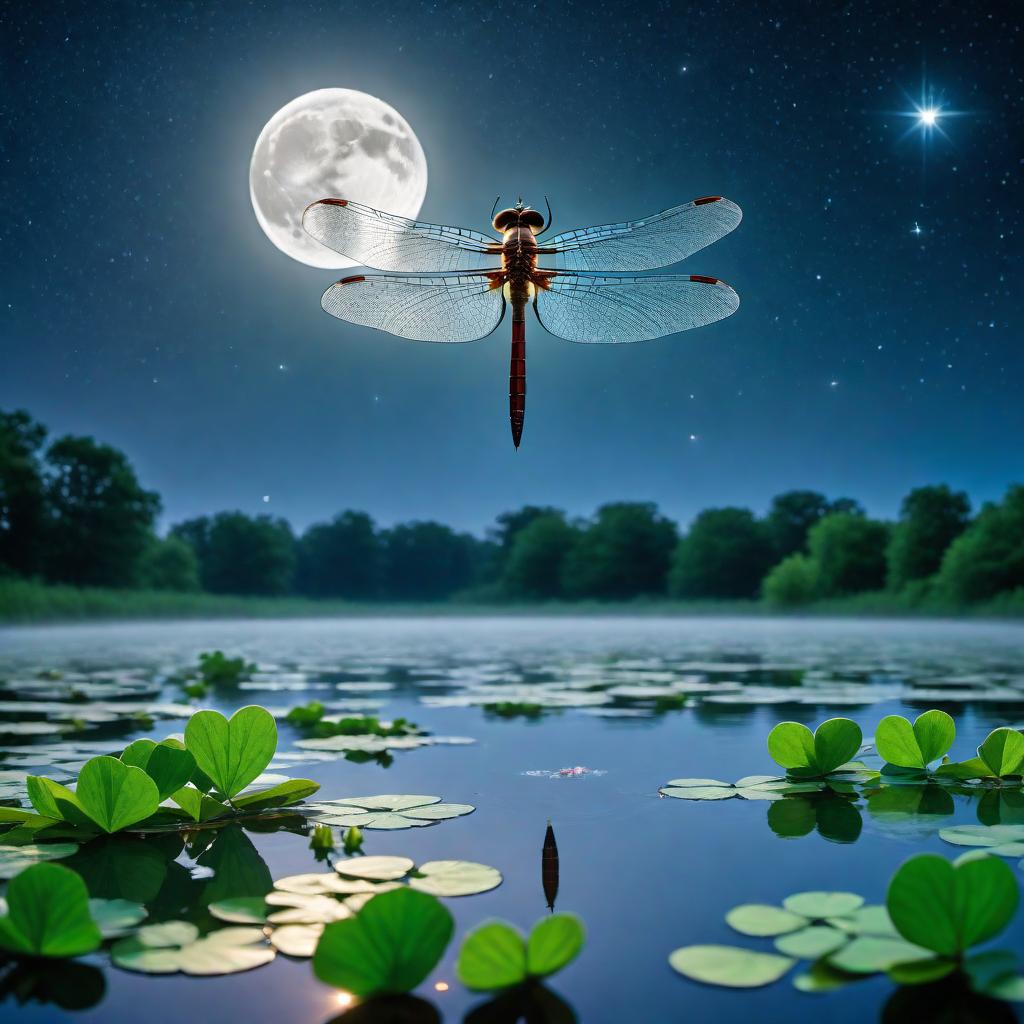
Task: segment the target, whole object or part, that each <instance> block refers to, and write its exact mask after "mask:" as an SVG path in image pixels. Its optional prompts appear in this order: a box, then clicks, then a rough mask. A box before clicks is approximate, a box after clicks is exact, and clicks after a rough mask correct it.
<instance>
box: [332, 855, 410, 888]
mask: <svg viewBox="0 0 1024 1024" xmlns="http://www.w3.org/2000/svg"><path fill="white" fill-rule="evenodd" d="M412 869H413V862H412V861H411V860H410V859H409V858H408V857H380V856H378V857H355V858H353V859H351V860H346V861H341V862H339V863H337V864H335V865H334V870H335V871H337V872H338V874H339V875H344V876H345V877H346V878H363V879H366V880H367V881H370V882H391V881H395V880H396V879H399V878H404V877H405V876H406V875H407V874H409V872H410V871H412Z"/></svg>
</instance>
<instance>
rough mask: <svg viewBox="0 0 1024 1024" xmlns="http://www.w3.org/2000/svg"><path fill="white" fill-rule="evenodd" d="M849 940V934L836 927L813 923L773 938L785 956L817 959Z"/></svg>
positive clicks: (832, 951)
mask: <svg viewBox="0 0 1024 1024" xmlns="http://www.w3.org/2000/svg"><path fill="white" fill-rule="evenodd" d="M849 940H850V936H849V935H847V934H845V933H844V932H841V931H840V930H839V929H838V928H831V927H829V926H828V925H821V924H814V925H811V926H810V927H808V928H801V929H800V930H799V931H797V932H790V933H789V934H788V935H780V936H779V938H777V939H776V940H775V948H776V949H777V950H778V951H779V952H780V953H782V954H783V955H785V956H794V957H797V958H798V959H800V960H817V959H818V957H822V956H826V955H827V954H829V953H834V952H835V951H836V950H837V949H839V947H840V946H844V945H845V944H846V943H847V942H848V941H849Z"/></svg>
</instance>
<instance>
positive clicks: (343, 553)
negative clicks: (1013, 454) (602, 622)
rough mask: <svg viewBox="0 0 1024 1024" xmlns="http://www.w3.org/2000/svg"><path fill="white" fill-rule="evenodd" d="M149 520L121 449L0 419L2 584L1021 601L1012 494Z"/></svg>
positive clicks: (250, 591) (324, 592) (1023, 560)
mask: <svg viewBox="0 0 1024 1024" xmlns="http://www.w3.org/2000/svg"><path fill="white" fill-rule="evenodd" d="M160 511H161V501H160V496H159V495H158V494H155V493H154V492H152V491H147V490H146V489H144V488H143V487H142V485H141V484H140V483H139V481H138V479H137V477H136V475H135V472H134V470H133V469H132V466H131V463H130V462H129V461H128V459H127V457H126V456H125V455H124V454H123V453H122V452H120V451H118V450H117V449H115V448H112V447H110V446H109V445H104V444H100V443H98V442H96V441H95V440H93V439H92V438H89V437H72V436H66V437H61V438H57V439H56V440H54V441H52V442H51V443H49V444H48V443H47V431H46V429H45V428H44V427H43V426H42V425H41V424H39V423H37V422H36V421H34V420H33V419H32V417H31V416H30V415H29V414H28V413H26V412H23V411H15V412H10V413H5V412H3V411H0V577H2V576H8V577H13V578H24V579H35V580H41V581H45V582H47V583H60V584H71V585H73V586H77V587H109V588H145V589H147V590H164V591H182V592H197V591H206V592H208V593H213V594H230V595H264V596H277V595H301V596H303V597H309V598H334V599H337V598H341V599H347V600H352V601H361V602H373V601H402V602H430V601H450V600H453V599H456V600H462V601H479V602H494V603H499V602H547V601H577V600H599V601H624V600H632V599H636V598H658V597H663V598H675V599H683V600H690V599H699V600H704V599H731V600H736V599H757V598H762V599H763V600H764V601H765V602H766V603H767V604H769V605H772V606H775V607H788V608H793V607H800V606H803V605H807V604H811V603H814V602H816V601H820V600H823V599H829V598H835V597H846V596H849V595H854V594H862V593H870V592H875V593H878V592H886V593H889V594H897V595H900V596H901V597H903V598H905V599H906V602H907V603H908V604H910V605H913V604H918V603H920V604H924V603H926V602H929V601H931V602H932V603H941V604H942V605H945V606H948V607H966V606H969V605H971V604H975V603H980V602H986V601H991V600H993V599H996V598H1000V597H1002V596H1009V595H1011V592H1013V591H1022V588H1024V486H1021V485H1015V486H1011V487H1010V488H1009V490H1008V491H1007V493H1006V495H1005V497H1004V498H1003V500H1002V501H1001V502H997V503H988V504H985V505H984V506H983V507H982V508H981V509H979V510H977V511H976V512H975V511H973V510H972V508H971V504H970V501H969V499H968V497H967V495H966V494H965V493H963V492H962V491H954V490H951V489H950V488H949V487H947V486H946V485H943V484H938V485H935V486H929V487H918V488H915V489H914V490H912V491H910V493H909V494H907V496H906V497H905V498H904V499H903V503H902V506H901V508H900V514H899V518H898V519H897V520H896V521H895V522H883V521H880V520H877V519H872V518H870V517H869V516H868V515H867V514H866V513H865V511H864V509H863V508H862V507H861V505H860V504H859V503H858V502H857V501H855V500H854V499H852V498H836V499H829V498H827V497H826V496H825V495H823V494H819V493H818V492H817V491H813V490H797V491H788V492H786V493H785V494H780V495H778V496H777V497H775V498H774V499H773V500H772V502H771V505H770V507H769V509H768V512H767V514H765V515H764V516H758V515H756V514H755V513H754V512H752V511H750V510H749V509H745V508H736V507H724V508H709V509H705V510H704V511H703V512H701V513H700V514H699V515H698V516H697V517H696V518H695V519H694V521H693V522H692V523H691V524H690V525H689V527H688V528H687V529H681V528H680V527H679V526H678V525H677V524H676V523H674V522H672V521H671V520H669V519H667V518H666V517H665V516H663V515H661V514H660V513H659V511H658V508H657V506H656V505H654V504H652V503H648V502H629V501H623V502H615V503H612V504H608V505H603V506H601V508H599V509H597V511H596V512H595V513H594V514H593V515H592V516H590V517H589V518H579V519H574V518H571V517H569V516H567V515H566V513H565V512H563V511H562V510H560V509H557V508H550V507H546V506H535V505H526V506H524V507H522V508H520V509H517V510H515V511H510V512H505V513H503V514H502V515H499V516H498V517H497V520H496V522H495V524H494V526H493V527H492V528H491V529H490V530H489V531H488V533H487V536H486V537H483V538H481V537H476V536H473V535H472V534H469V533H461V532H457V531H455V530H453V529H452V528H451V527H449V526H446V525H445V524H443V523H438V522H431V521H424V520H415V521H410V522H406V523H399V524H397V525H395V526H392V527H388V528H381V527H378V526H377V525H376V524H375V523H374V521H373V519H372V518H371V517H370V516H369V515H368V514H367V513H365V512H359V511H353V510H346V511H342V512H339V513H338V514H337V515H336V516H335V517H334V518H333V519H331V520H330V521H329V522H323V523H317V524H315V525H313V526H310V527H309V528H308V529H306V530H305V531H304V532H302V533H301V534H296V533H295V531H294V530H293V529H292V527H291V526H290V525H289V524H288V522H286V521H285V520H284V519H279V518H275V517H273V516H269V515H259V516H250V515H246V514H244V513H242V512H231V511H228V512H218V513H216V514H214V515H210V516H202V517H201V518H198V519H190V520H188V521H186V522H182V523H178V524H176V525H174V526H172V527H171V529H170V530H169V531H168V533H167V534H166V536H164V537H160V536H158V535H157V533H156V528H155V526H156V522H157V518H158V516H159V514H160ZM1015 596H1016V597H1017V598H1019V597H1020V596H1021V594H1020V593H1018V594H1017V595H1015Z"/></svg>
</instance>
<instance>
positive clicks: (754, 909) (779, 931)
mask: <svg viewBox="0 0 1024 1024" xmlns="http://www.w3.org/2000/svg"><path fill="white" fill-rule="evenodd" d="M725 923H726V924H727V925H729V927H730V928H733V929H735V930H736V931H738V932H739V933H740V934H741V935H756V936H758V937H766V936H771V935H785V934H786V933H787V932H795V931H796V930H797V929H799V928H805V927H806V926H807V924H808V923H809V922H808V920H807V918H806V917H803V916H801V915H800V914H795V913H792V912H791V911H788V910H783V909H782V907H773V906H771V905H770V904H767V903H744V904H742V905H741V906H738V907H733V908H732V910H730V911H729V913H728V914H726V915H725Z"/></svg>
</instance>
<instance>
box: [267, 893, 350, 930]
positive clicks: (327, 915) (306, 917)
mask: <svg viewBox="0 0 1024 1024" xmlns="http://www.w3.org/2000/svg"><path fill="white" fill-rule="evenodd" d="M265 900H266V903H267V911H268V912H267V922H268V923H269V924H274V925H282V924H330V923H331V922H332V921H344V920H345V918H347V917H351V916H352V910H351V909H350V908H349V907H348V906H346V905H345V904H344V903H342V902H341V900H338V899H335V898H334V897H333V896H302V895H299V894H297V893H282V892H279V891H277V890H275V891H274V892H269V893H267V895H266V897H265ZM276 908H280V909H276Z"/></svg>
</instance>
